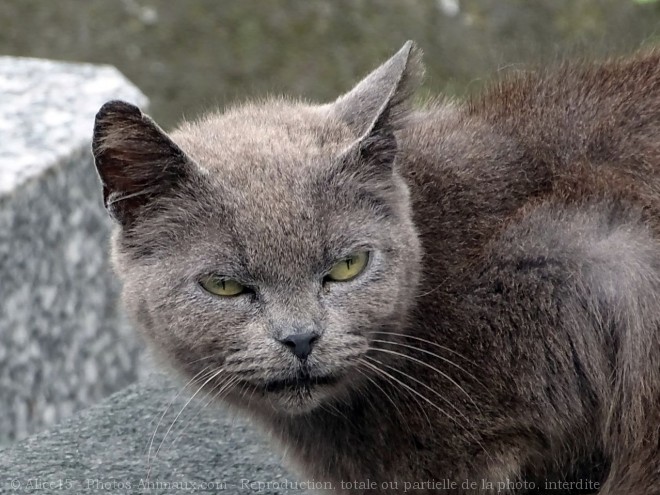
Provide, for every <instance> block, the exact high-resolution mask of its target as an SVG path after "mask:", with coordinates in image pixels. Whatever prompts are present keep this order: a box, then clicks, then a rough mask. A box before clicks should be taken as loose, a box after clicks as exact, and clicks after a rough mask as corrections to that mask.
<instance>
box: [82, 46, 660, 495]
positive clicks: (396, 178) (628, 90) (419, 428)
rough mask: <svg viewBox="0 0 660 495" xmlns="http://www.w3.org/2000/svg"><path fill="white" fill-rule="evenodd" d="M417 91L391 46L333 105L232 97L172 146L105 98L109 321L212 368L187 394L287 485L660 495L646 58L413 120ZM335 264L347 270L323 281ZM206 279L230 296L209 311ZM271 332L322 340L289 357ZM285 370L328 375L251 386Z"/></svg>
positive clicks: (523, 86) (654, 180)
mask: <svg viewBox="0 0 660 495" xmlns="http://www.w3.org/2000/svg"><path fill="white" fill-rule="evenodd" d="M421 74H422V66H421V61H420V54H419V50H418V49H416V48H415V47H414V45H413V44H412V43H407V44H406V45H405V46H404V47H403V48H402V49H401V50H400V51H399V52H398V53H397V54H396V55H395V56H394V57H393V58H392V59H390V60H389V61H388V62H386V63H385V64H383V65H382V66H381V67H380V68H378V69H376V71H374V72H373V73H372V74H371V75H369V76H368V77H367V78H366V79H364V80H363V81H362V82H361V83H359V84H358V85H357V86H356V87H355V88H354V89H353V90H352V91H350V92H349V93H347V94H346V95H344V96H342V97H340V98H339V99H338V100H337V101H336V102H335V103H333V104H326V105H312V104H306V103H302V102H295V101H287V100H267V101H263V102H256V103H251V104H246V105H242V106H238V107H235V108H231V109H229V110H227V111H225V112H224V113H211V114H209V115H208V116H206V117H204V118H202V119H200V120H198V121H196V122H189V123H184V124H183V125H182V126H181V127H179V128H178V129H177V130H175V131H174V132H172V133H171V135H170V137H167V136H166V135H165V134H164V133H163V132H162V131H161V130H160V129H158V127H157V126H156V125H155V124H153V122H152V121H151V120H149V119H148V118H147V117H145V116H144V115H142V114H141V112H140V111H139V110H138V109H137V108H135V107H132V106H130V105H128V104H124V103H121V102H110V103H108V104H106V105H105V106H104V107H103V108H102V109H101V111H100V112H99V115H98V117H97V123H96V129H95V140H94V153H95V158H96V162H97V167H98V169H99V174H100V176H101V179H102V181H103V183H104V191H105V198H106V203H107V204H108V207H109V209H110V210H111V212H112V213H113V215H114V217H115V218H116V219H117V220H118V227H117V229H116V233H115V236H114V241H113V261H114V264H115V267H116V270H117V272H118V273H119V275H120V276H121V278H122V279H123V282H124V301H125V304H126V306H127V307H128V309H129V311H130V312H131V314H132V315H133V317H134V319H135V321H137V322H138V323H139V325H140V328H141V330H142V332H143V333H144V334H145V336H146V337H148V339H149V340H150V341H151V342H152V343H153V345H154V347H155V348H156V349H158V350H160V351H161V353H162V354H163V356H164V359H165V360H166V361H167V362H169V363H172V364H174V365H175V366H176V367H177V368H178V369H179V370H181V371H182V372H183V373H184V374H186V375H188V376H190V377H193V376H195V375H196V374H198V373H200V372H203V371H204V370H218V374H217V376H211V375H201V376H200V375H198V376H197V383H198V384H199V385H202V384H203V383H205V382H206V384H205V385H204V387H205V389H206V390H208V391H211V392H213V391H217V390H219V391H221V394H220V395H221V396H222V399H223V400H224V401H225V402H226V403H228V404H230V405H231V406H232V407H236V408H238V409H240V410H241V411H246V412H249V413H250V414H251V415H252V417H253V418H254V419H255V420H256V421H257V422H258V423H260V424H261V425H262V426H263V427H264V428H265V429H266V430H267V431H268V432H269V433H270V434H271V436H272V437H273V438H274V439H275V440H276V441H278V442H279V443H280V444H282V446H283V448H284V450H285V452H286V453H287V456H288V458H289V460H290V462H291V463H292V464H293V465H295V466H297V467H298V468H299V470H300V473H301V475H302V476H304V477H306V478H310V479H311V478H314V479H316V480H330V481H333V482H334V483H335V484H336V487H337V488H338V489H339V488H341V484H340V482H341V481H342V480H344V481H347V480H356V479H357V480H366V479H370V480H376V481H377V482H378V483H380V482H383V481H387V482H391V483H398V491H403V489H404V487H405V485H404V483H406V482H408V483H413V482H420V481H427V480H433V479H435V480H443V479H449V480H451V481H454V482H456V488H454V489H448V490H445V491H444V493H475V492H484V493H527V491H526V490H524V489H520V488H516V489H514V488H511V485H506V483H507V481H510V482H516V481H519V482H520V481H526V482H527V483H531V482H534V483H536V486H537V487H541V488H543V487H546V488H547V486H546V485H545V482H546V481H547V480H549V481H551V482H556V481H575V480H577V479H589V480H591V481H592V482H595V483H599V490H596V491H594V493H596V492H597V493H600V494H602V495H618V494H640V495H641V494H654V493H660V456H659V454H660V447H659V439H660V433H659V425H660V405H659V404H660V377H659V374H660V370H659V364H658V363H660V342H659V338H658V335H659V334H658V327H659V325H660V312H659V311H658V295H659V294H660V254H659V253H660V250H658V236H659V235H660V229H659V224H658V218H660V217H659V216H658V206H659V198H660V139H659V138H658V136H660V132H659V131H660V57H659V56H658V54H657V53H649V54H640V55H638V56H636V57H631V58H630V59H627V60H619V61H609V62H606V63H603V64H601V65H589V64H583V65H580V64H565V65H563V66H561V67H558V68H556V69H555V71H554V72H549V73H547V74H540V75H537V74H523V75H518V76H516V77H515V78H512V79H511V80H510V81H504V82H502V83H499V84H496V85H494V86H493V87H492V88H491V89H490V90H488V91H487V92H486V93H485V94H484V95H483V96H481V97H478V98H474V99H472V100H470V101H468V102H466V103H465V104H461V105H458V104H449V103H431V104H428V105H427V106H426V107H425V108H423V109H421V110H418V111H414V112H413V111H411V109H410V104H409V100H410V96H411V94H412V93H413V91H414V89H415V87H416V84H417V82H418V81H419V80H420V78H421ZM175 143H176V144H175ZM109 198H110V200H109ZM358 249H368V250H370V251H372V253H373V256H372V258H371V262H370V265H369V266H368V268H367V269H366V270H365V272H364V273H363V274H362V275H360V276H359V277H357V278H356V279H355V280H353V281H351V282H345V283H339V282H334V283H327V284H325V285H324V284H323V283H322V279H323V275H324V273H326V272H327V270H328V269H329V268H330V267H331V266H332V264H333V262H335V261H337V260H339V259H341V258H342V257H344V256H346V255H348V254H350V253H351V252H353V251H355V250H358ZM210 273H219V274H222V275H225V276H228V277H231V278H234V279H236V280H238V281H240V282H241V283H243V284H244V285H247V286H250V287H252V288H254V293H253V294H249V295H242V296H238V297H235V298H219V297H215V296H211V295H210V294H209V293H207V292H205V291H204V290H203V289H202V288H201V287H200V286H199V280H200V278H201V277H203V276H204V275H208V274H210ZM291 332H300V333H304V332H316V333H318V334H320V339H319V341H318V343H317V344H316V346H315V347H314V349H313V351H312V353H311V355H310V356H309V358H308V359H307V360H306V361H304V362H301V361H300V360H298V359H297V358H295V357H294V356H293V354H292V353H291V352H289V350H288V349H286V348H285V346H283V345H282V344H281V343H280V342H279V341H278V339H280V338H282V336H283V335H286V334H289V333H291ZM301 370H303V371H304V373H307V374H308V376H311V377H312V381H313V380H314V379H315V378H322V379H327V378H333V379H336V382H334V383H331V384H327V385H311V386H308V385H300V386H289V387H285V388H284V389H283V390H276V391H269V389H268V385H267V384H268V383H271V384H272V382H273V380H283V379H294V378H295V377H297V376H299V375H300V373H301V372H302V371H301ZM206 376H211V378H210V379H208V381H207V379H206ZM239 378H240V380H241V381H240V382H239V381H236V380H238V379H239ZM466 479H467V480H469V481H474V482H476V483H478V487H479V489H478V490H475V489H474V488H465V487H464V486H463V482H464V481H465V480H466ZM484 479H486V480H489V481H491V482H492V483H493V484H494V485H493V487H492V489H482V487H483V485H482V483H483V481H482V480H484ZM498 483H500V484H499V485H498ZM503 484H504V485H503ZM518 486H520V485H518ZM425 488H426V489H419V490H416V493H433V492H437V487H436V489H435V490H434V489H433V487H429V486H426V487H425ZM339 491H340V492H341V491H342V490H339ZM384 491H385V490H383V489H379V490H376V492H384ZM391 491H392V490H390V492H391ZM394 491H397V490H394ZM346 493H348V492H347V491H346ZM350 493H362V492H361V491H359V490H352V491H350ZM371 493H373V492H371ZM552 493H578V492H577V491H574V490H566V491H564V492H562V491H553V492H552Z"/></svg>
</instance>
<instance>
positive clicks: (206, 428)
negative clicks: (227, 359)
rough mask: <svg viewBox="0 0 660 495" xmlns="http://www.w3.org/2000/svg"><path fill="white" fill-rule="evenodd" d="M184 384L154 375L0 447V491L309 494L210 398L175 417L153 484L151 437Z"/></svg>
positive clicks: (182, 400) (179, 402)
mask: <svg viewBox="0 0 660 495" xmlns="http://www.w3.org/2000/svg"><path fill="white" fill-rule="evenodd" d="M180 388H181V385H180V384H179V385H178V386H177V385H174V384H173V383H172V381H170V380H169V379H167V378H165V377H163V376H161V375H153V376H151V377H149V378H147V379H145V380H144V381H143V382H141V383H139V384H136V385H133V386H130V387H129V388H127V389H126V390H123V391H121V392H118V393H116V394H115V395H113V396H111V397H109V398H108V399H106V400H105V401H104V402H102V403H101V404H98V405H95V406H92V407H91V408H89V409H88V410H86V411H83V412H82V413H80V414H79V415H78V416H75V417H73V418H70V419H69V420H67V421H65V422H64V423H63V424H61V425H59V426H57V427H56V428H53V429H52V430H50V431H47V432H43V433H40V434H38V435H36V436H33V437H31V438H29V439H27V440H25V441H22V442H19V443H17V444H15V445H13V446H10V447H7V448H5V449H4V450H0V493H150V494H165V493H168V494H172V493H228V494H231V493H241V494H245V493H261V494H271V495H274V494H288V493H297V494H304V493H307V492H305V491H303V490H300V489H296V486H295V485H292V484H293V483H295V482H296V478H295V477H293V476H292V475H291V474H290V473H288V472H287V471H285V470H284V469H283V468H282V467H281V465H280V462H279V458H278V456H277V455H275V454H273V453H272V448H270V447H269V446H268V445H266V444H265V443H264V441H263V439H261V438H260V436H259V435H258V434H256V433H255V432H254V430H253V429H252V428H251V427H249V426H246V424H245V423H244V422H243V421H241V420H240V419H239V418H237V417H235V416H233V415H232V414H230V413H228V412H226V411H224V410H223V409H221V408H220V407H219V406H218V405H217V404H214V405H210V406H209V407H204V406H205V405H206V404H207V400H206V399H200V400H195V401H193V402H191V403H190V404H189V405H188V406H187V407H186V409H185V410H184V412H183V413H182V414H181V416H180V417H179V418H178V419H177V422H176V423H175V425H174V427H173V428H172V429H171V431H170V432H169V435H168V436H167V438H166V439H165V441H164V442H163V445H162V447H161V449H160V451H159V452H158V455H157V457H156V458H155V460H153V462H152V468H151V472H150V473H149V474H150V475H149V483H151V484H147V481H146V480H147V473H148V472H149V468H148V465H147V456H148V450H149V444H150V441H151V437H152V435H153V433H154V430H155V429H156V425H157V424H158V421H159V419H160V417H161V415H162V414H163V411H165V409H166V408H167V406H168V404H169V403H170V402H171V400H172V398H173V397H175V396H176V394H177V392H178V391H179V390H180ZM186 391H187V393H182V394H181V395H180V396H179V397H178V398H177V399H176V400H175V401H174V402H173V403H172V405H171V406H170V408H169V411H168V413H167V414H166V415H165V417H164V418H163V420H162V422H161V424H160V427H159V428H158V433H157V435H156V436H155V440H154V444H153V445H154V447H153V450H152V459H153V457H154V456H153V454H154V453H155V450H156V449H157V448H158V445H159V444H160V442H161V440H163V437H164V435H165V433H166V431H167V429H168V428H169V427H170V425H171V423H172V421H173V420H174V418H175V417H176V415H177V414H178V413H179V411H180V410H181V408H182V407H183V406H184V405H185V404H186V402H187V400H188V397H189V396H190V395H191V394H192V393H194V390H191V389H190V388H189V389H186ZM250 483H251V484H250ZM285 483H287V484H286V485H285ZM205 484H206V485H205ZM268 484H269V485H268ZM283 485H285V486H284V487H283ZM60 487H61V488H60ZM287 487H288V488H287Z"/></svg>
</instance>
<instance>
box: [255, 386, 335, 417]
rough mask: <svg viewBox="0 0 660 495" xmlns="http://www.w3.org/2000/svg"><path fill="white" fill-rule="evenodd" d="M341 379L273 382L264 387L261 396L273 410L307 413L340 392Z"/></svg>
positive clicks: (286, 412)
mask: <svg viewBox="0 0 660 495" xmlns="http://www.w3.org/2000/svg"><path fill="white" fill-rule="evenodd" d="M342 382H343V380H342V379H340V378H332V379H326V380H319V381H318V382H316V383H313V384H309V383H305V384H289V383H281V382H273V383H271V384H269V386H267V387H266V389H265V391H264V393H263V398H264V399H265V400H266V401H267V402H268V404H269V405H270V407H272V408H273V409H274V410H276V411H278V412H280V413H285V414H288V415H292V416H296V415H300V414H305V413H309V412H311V411H313V410H315V409H317V408H319V407H321V406H322V405H323V404H324V403H326V402H328V401H329V400H332V399H333V398H335V397H336V396H337V395H338V394H340V393H341V392H340V391H341V390H342V389H343V388H344V387H343V384H342Z"/></svg>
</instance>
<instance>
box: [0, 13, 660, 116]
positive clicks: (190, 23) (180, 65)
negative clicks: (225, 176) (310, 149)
mask: <svg viewBox="0 0 660 495" xmlns="http://www.w3.org/2000/svg"><path fill="white" fill-rule="evenodd" d="M0 26H1V29H0V54H10V55H21V56H32V57H45V58H52V59H61V60H73V61H84V62H94V63H106V64H112V65H114V66H116V67H118V68H119V69H120V70H121V71H122V72H123V73H124V74H125V75H126V76H128V77H129V78H130V79H131V80H132V81H133V82H134V83H135V84H136V85H137V86H139V87H140V88H141V89H142V90H143V91H144V92H145V93H146V94H147V95H148V96H149V97H150V98H151V109H150V113H151V114H152V115H153V116H154V117H155V118H156V119H157V120H158V121H159V122H160V123H161V124H162V125H164V126H165V127H172V126H174V125H175V124H176V123H177V122H178V121H180V120H181V119H182V118H183V117H184V116H185V117H186V118H190V117H194V116H195V115H197V114H199V113H200V112H202V111H203V110H205V109H209V108H214V107H217V106H221V107H222V106H224V105H226V104H227V103H230V102H232V101H234V100H241V99H244V98H246V97H253V96H257V95H265V94H282V93H284V94H290V95H294V96H304V97H306V98H309V99H314V100H329V99H332V98H334V97H336V96H337V95H338V94H340V93H342V92H344V91H345V90H347V89H348V88H349V87H350V86H351V84H352V83H353V82H355V80H356V79H357V78H359V77H360V76H361V75H363V74H365V73H366V72H367V71H368V70H370V69H371V68H373V67H374V66H376V65H377V64H378V63H380V62H381V61H383V60H384V59H385V58H386V57H388V56H389V55H391V54H392V53H393V52H394V51H396V50H397V49H398V48H399V47H400V46H401V44H402V43H403V42H404V41H405V40H407V39H414V40H416V41H417V42H418V43H419V45H420V46H421V47H422V48H423V50H424V52H425V61H426V64H427V67H428V76H427V79H426V82H425V89H426V91H430V92H434V93H435V92H443V93H446V94H450V95H458V96H462V95H465V94H466V93H468V92H472V91H475V90H478V89H479V87H481V86H482V85H483V84H484V82H485V81H486V80H487V79H488V78H490V77H493V76H494V75H496V74H497V73H498V71H499V72H501V71H503V70H515V69H516V68H518V67H520V66H521V65H522V64H530V63H533V64H539V63H546V62H552V61H553V60H556V59H558V58H561V57H565V56H576V55H579V56H588V57H593V56H603V55H610V54H619V53H628V52H630V51H633V50H635V49H638V48H639V47H640V46H645V45H658V44H659V43H660V1H658V0H536V1H530V0H389V1H387V0H334V1H305V0H261V1H256V0H233V1H229V0H225V1H222V0H188V1H172V0H169V1H168V0H57V1H46V0H0Z"/></svg>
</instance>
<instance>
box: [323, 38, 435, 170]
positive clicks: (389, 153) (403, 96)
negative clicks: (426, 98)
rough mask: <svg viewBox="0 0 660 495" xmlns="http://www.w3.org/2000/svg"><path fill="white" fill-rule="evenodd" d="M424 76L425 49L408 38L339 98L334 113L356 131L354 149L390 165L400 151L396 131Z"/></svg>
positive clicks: (350, 151)
mask: <svg viewBox="0 0 660 495" xmlns="http://www.w3.org/2000/svg"><path fill="white" fill-rule="evenodd" d="M423 75H424V66H423V64H422V61H421V50H420V49H419V48H417V46H416V45H415V44H414V43H413V42H412V41H408V42H407V43H406V44H405V45H403V47H402V48H401V49H400V50H399V51H398V52H397V53H396V54H395V55H394V56H393V57H392V58H390V59H389V60H388V61H387V62H385V63H384V64H383V65H381V66H380V67H378V68H377V69H376V70H374V71H373V72H372V73H371V74H369V75H368V76H367V77H365V78H364V79H363V80H362V81H360V82H359V83H358V84H357V85H356V86H355V87H354V88H353V89H352V90H351V91H349V92H348V93H346V94H345V95H343V96H341V97H339V99H337V101H336V102H335V103H334V104H333V105H332V107H331V112H332V113H333V115H334V116H336V117H338V118H339V119H340V120H341V121H343V122H344V123H346V124H347V125H348V126H349V127H350V128H351V130H352V131H353V132H354V133H355V136H356V141H355V143H354V144H353V146H352V148H353V149H352V150H351V149H349V150H347V153H349V154H353V155H355V154H356V153H357V154H359V155H361V156H363V157H366V158H369V159H370V160H371V161H374V159H375V161H378V162H382V163H383V164H390V165H391V162H392V161H393V158H394V155H395V154H396V139H395V136H394V132H395V131H396V130H398V129H399V128H401V126H402V124H403V121H404V119H405V117H406V115H407V114H408V112H409V111H410V100H411V97H412V94H413V93H414V92H415V90H416V89H417V88H418V86H419V84H420V83H421V80H422V77H423Z"/></svg>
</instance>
